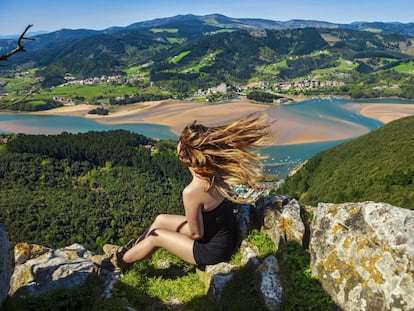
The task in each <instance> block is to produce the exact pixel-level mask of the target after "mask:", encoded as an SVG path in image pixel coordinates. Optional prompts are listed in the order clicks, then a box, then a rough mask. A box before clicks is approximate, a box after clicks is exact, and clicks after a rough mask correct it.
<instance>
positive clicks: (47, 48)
mask: <svg viewBox="0 0 414 311" xmlns="http://www.w3.org/2000/svg"><path fill="white" fill-rule="evenodd" d="M413 37H414V23H407V24H403V23H381V22H376V23H368V22H354V23H350V24H335V23H329V22H323V21H311V20H291V21H286V22H280V21H271V20H265V19H248V18H243V19H237V18H229V17H226V16H223V15H219V14H213V15H205V16H196V15H178V16H174V17H170V18H160V19H154V20H150V21H144V22H138V23H134V24H131V25H129V26H127V27H110V28H107V29H104V30H88V29H77V30H72V29H62V30H59V31H55V32H51V33H47V34H42V35H37V36H34V38H35V39H36V40H35V41H27V42H25V43H24V44H25V47H26V53H19V54H16V55H14V57H13V58H12V60H10V61H9V62H8V66H3V67H6V68H0V70H10V69H11V68H12V69H14V68H41V70H40V71H39V72H38V74H39V75H41V76H42V77H43V78H45V79H48V78H50V77H52V78H53V79H55V80H57V81H61V80H62V79H60V80H59V79H56V76H58V77H63V76H64V75H65V74H67V73H70V74H72V75H74V76H76V77H77V78H87V77H95V76H100V75H126V74H127V71H128V70H130V69H131V68H135V69H134V70H135V72H136V73H137V75H139V76H141V77H145V78H146V79H147V80H148V81H155V82H157V83H158V84H159V85H163V86H164V87H165V88H167V89H171V88H173V89H177V88H180V87H181V88H183V89H197V88H203V87H210V86H213V85H217V83H222V82H226V83H246V82H248V81H250V80H251V79H254V78H255V77H256V78H258V79H260V80H266V79H277V80H288V79H293V78H298V77H306V76H308V75H309V74H311V73H312V71H314V70H316V69H324V68H325V69H326V68H335V67H338V66H340V65H341V64H342V65H343V64H344V61H345V64H347V66H348V67H347V68H346V69H345V71H346V72H347V73H349V72H355V71H356V72H357V73H358V72H359V73H370V72H376V71H381V70H386V69H392V68H394V67H396V66H398V65H400V64H401V63H407V62H410V61H411V60H412V58H413V55H414V44H413V43H414V39H413ZM15 44H16V43H15V40H11V39H9V40H0V51H5V50H10V49H12V48H13V47H14V46H15ZM0 73H1V72H0ZM53 79H52V80H53ZM351 80H355V77H351ZM394 80H395V79H394ZM50 84H52V85H53V82H51V83H49V84H48V85H50ZM184 84H185V86H182V85H184Z"/></svg>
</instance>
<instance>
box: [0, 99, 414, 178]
mask: <svg viewBox="0 0 414 311" xmlns="http://www.w3.org/2000/svg"><path fill="white" fill-rule="evenodd" d="M355 103H365V102H364V101H351V100H345V99H333V98H326V99H311V100H306V101H303V102H300V103H297V104H291V105H282V106H275V107H271V108H270V109H269V115H270V116H272V117H275V118H276V119H277V118H278V115H282V112H288V113H291V114H295V115H297V116H300V117H302V118H303V119H304V120H309V121H315V120H317V121H318V122H322V123H323V124H329V125H335V124H337V123H338V119H340V120H344V121H346V126H347V127H352V126H364V127H366V128H368V129H369V130H370V131H372V130H375V129H377V128H379V127H381V126H382V125H383V123H381V122H380V121H377V120H374V119H370V118H366V117H364V116H362V115H360V114H359V113H357V112H354V111H352V109H349V107H347V105H351V104H355ZM369 103H388V104H389V103H395V104H404V103H406V104H412V103H413V102H409V101H401V100H384V101H381V100H376V101H372V100H370V101H369ZM335 119H336V120H335ZM10 125H15V126H16V127H18V128H19V129H23V130H22V133H26V134H57V133H61V132H63V131H66V132H73V133H78V132H88V131H108V130H114V129H125V130H129V131H131V132H134V133H139V134H143V135H145V136H148V137H153V138H161V139H177V136H176V135H175V134H173V133H172V132H171V131H170V129H169V128H168V127H166V126H162V125H155V124H143V123H137V124H117V125H105V124H100V123H97V122H95V121H94V120H92V119H86V118H83V117H69V116H52V115H29V114H20V113H19V114H5V113H0V133H7V130H5V129H7V128H10ZM343 126H344V125H342V129H343ZM336 130H339V131H340V130H341V127H337V129H336ZM344 141H346V140H338V141H329V142H318V143H307V144H297V145H283V146H273V147H270V148H267V149H265V150H264V151H263V153H264V154H267V155H268V156H269V158H268V159H267V160H266V161H265V163H266V168H265V169H266V172H267V173H272V174H273V173H274V174H278V175H279V176H280V177H282V178H284V177H285V176H286V175H287V173H288V171H289V170H291V169H292V168H294V167H295V166H296V165H298V164H299V163H301V162H303V161H305V160H307V159H309V158H311V157H312V156H314V155H315V154H317V153H318V152H320V151H322V150H326V149H329V148H331V147H333V146H336V145H338V144H340V143H343V142H344Z"/></svg>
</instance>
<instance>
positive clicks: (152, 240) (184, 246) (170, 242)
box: [122, 229, 196, 264]
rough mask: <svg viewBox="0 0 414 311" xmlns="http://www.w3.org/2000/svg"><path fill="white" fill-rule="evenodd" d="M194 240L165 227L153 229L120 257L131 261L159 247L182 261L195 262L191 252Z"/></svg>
mask: <svg viewBox="0 0 414 311" xmlns="http://www.w3.org/2000/svg"><path fill="white" fill-rule="evenodd" d="M193 246H194V240H192V239H190V238H189V237H188V236H187V235H185V234H183V233H179V232H176V231H170V230H166V229H153V230H152V231H150V233H149V234H148V235H147V237H146V238H145V239H144V240H142V241H141V242H140V243H138V244H136V245H135V246H134V247H132V248H131V249H130V250H128V251H127V252H126V253H125V254H124V255H123V257H122V260H123V261H124V262H126V263H133V262H136V261H139V260H142V259H145V258H147V257H148V256H150V255H151V254H152V253H153V252H154V251H155V250H156V249H157V248H159V247H161V248H164V249H166V250H168V251H169V252H171V253H173V254H174V255H176V256H178V257H180V258H181V259H183V260H184V261H186V262H188V263H191V264H195V263H196V262H195V260H194V254H193Z"/></svg>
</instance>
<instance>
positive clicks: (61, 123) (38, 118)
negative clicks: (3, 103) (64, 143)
mask: <svg viewBox="0 0 414 311" xmlns="http://www.w3.org/2000/svg"><path fill="white" fill-rule="evenodd" d="M5 123H7V124H5ZM9 123H13V124H14V125H16V126H18V127H19V129H21V130H20V132H21V133H23V134H59V133H61V132H63V131H66V132H70V133H84V132H89V131H109V130H115V129H124V130H128V131H131V132H134V133H139V134H142V135H145V136H148V137H152V138H160V139H177V135H175V134H173V133H172V132H171V131H170V129H169V127H168V126H163V125H157V124H145V123H134V124H132V123H131V124H117V125H106V124H100V123H97V122H95V121H93V120H91V119H86V118H83V117H70V116H51V115H29V114H20V113H19V114H1V113H0V133H7V131H6V130H5V128H7V126H6V125H8V124H9ZM3 124H5V125H3Z"/></svg>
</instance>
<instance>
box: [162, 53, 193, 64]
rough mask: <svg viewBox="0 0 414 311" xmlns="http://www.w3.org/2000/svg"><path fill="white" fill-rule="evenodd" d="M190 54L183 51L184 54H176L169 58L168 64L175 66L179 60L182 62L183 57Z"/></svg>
mask: <svg viewBox="0 0 414 311" xmlns="http://www.w3.org/2000/svg"><path fill="white" fill-rule="evenodd" d="M190 53H191V51H184V52H181V53H180V54H178V55H176V56H174V57H172V58H170V59H169V60H168V62H169V63H170V64H177V63H178V62H179V61H180V60H182V59H183V58H184V57H186V56H187V55H188V54H190Z"/></svg>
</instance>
